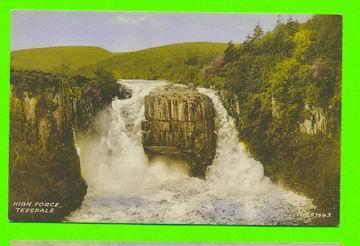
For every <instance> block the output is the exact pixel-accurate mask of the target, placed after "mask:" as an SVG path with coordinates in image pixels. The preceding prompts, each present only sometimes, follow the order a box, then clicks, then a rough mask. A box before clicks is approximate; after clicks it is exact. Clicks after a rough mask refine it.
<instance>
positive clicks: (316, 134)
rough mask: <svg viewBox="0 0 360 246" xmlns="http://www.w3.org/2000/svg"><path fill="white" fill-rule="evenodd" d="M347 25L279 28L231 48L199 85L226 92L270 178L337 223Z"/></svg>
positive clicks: (315, 21)
mask: <svg viewBox="0 0 360 246" xmlns="http://www.w3.org/2000/svg"><path fill="white" fill-rule="evenodd" d="M341 47H342V19H341V16H336V15H315V16H314V17H313V18H312V19H310V20H309V21H308V22H306V23H304V24H300V23H298V22H296V21H294V20H288V21H287V22H286V23H281V22H279V23H278V25H277V26H276V27H275V29H274V30H273V31H271V32H267V33H263V31H262V29H261V27H260V26H257V27H256V28H255V29H254V33H253V34H252V35H249V37H248V38H247V40H245V41H244V42H243V43H241V44H238V45H235V44H233V43H231V42H230V43H229V44H228V48H227V49H226V50H225V52H224V56H223V61H222V62H221V63H218V65H217V66H214V67H213V69H212V70H208V71H210V72H208V73H207V74H206V76H205V80H203V81H198V82H197V83H198V84H203V85H212V86H215V87H217V88H218V89H219V90H220V91H222V95H223V101H224V104H225V106H226V107H227V109H228V111H229V112H230V114H231V115H232V116H233V117H235V119H236V121H237V127H238V129H239V134H240V137H241V139H242V141H244V142H245V143H246V144H247V147H248V149H249V151H250V152H251V154H252V155H253V156H254V157H255V158H256V159H258V160H260V161H261V162H262V163H263V165H264V167H265V171H266V174H267V175H268V176H269V177H271V178H272V179H273V180H274V181H277V182H279V183H282V184H283V185H285V186H286V187H289V188H290V189H292V190H295V191H298V192H301V193H304V194H306V195H308V196H309V197H311V198H314V200H315V203H316V204H317V205H319V206H320V207H321V208H322V209H323V211H327V212H332V213H333V214H332V216H333V217H332V220H333V221H332V223H334V224H336V223H338V218H337V214H338V213H337V212H338V209H339V207H338V206H339V186H340V182H339V179H340V174H339V173H340V171H339V170H340V120H341V119H340V118H341V117H340V116H341V113H340V110H341V60H342V59H341V55H342V53H341Z"/></svg>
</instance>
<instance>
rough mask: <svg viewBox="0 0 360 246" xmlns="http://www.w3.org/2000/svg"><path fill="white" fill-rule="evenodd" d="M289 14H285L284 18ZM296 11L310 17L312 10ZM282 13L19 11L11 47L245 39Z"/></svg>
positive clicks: (118, 46) (131, 46)
mask: <svg viewBox="0 0 360 246" xmlns="http://www.w3.org/2000/svg"><path fill="white" fill-rule="evenodd" d="M289 17H290V15H281V19H283V20H286V19H288V18H289ZM291 17H292V18H293V19H296V20H298V21H300V22H304V21H306V20H307V19H309V18H310V17H311V15H291ZM278 18H279V15H268V14H258V15H254V14H215V13H214V14H209V13H159V12H153V13H151V12H146V13H145V12H79V11H14V12H13V13H12V22H11V50H18V49H27V48H40V47H49V46H68V45H81V46H82V45H86V46H99V47H103V48H105V49H108V50H110V51H116V52H118V51H129V50H138V49H143V48H148V47H153V46H158V45H163V44H169V43H179V42H192V41H210V42H228V41H230V40H233V41H234V42H240V41H243V40H244V38H245V37H246V35H247V34H248V33H252V30H253V29H254V27H255V26H256V24H257V23H259V24H260V25H261V26H262V27H263V29H264V30H265V31H269V30H272V29H273V28H274V26H275V24H276V21H277V19H278Z"/></svg>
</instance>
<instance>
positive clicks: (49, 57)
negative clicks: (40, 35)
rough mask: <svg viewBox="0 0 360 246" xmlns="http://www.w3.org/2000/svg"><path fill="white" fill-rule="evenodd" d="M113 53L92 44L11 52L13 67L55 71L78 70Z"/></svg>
mask: <svg viewBox="0 0 360 246" xmlns="http://www.w3.org/2000/svg"><path fill="white" fill-rule="evenodd" d="M112 55H113V53H111V52H110V51H107V50H105V49H102V48H99V47H92V46H63V47H49V48H37V49H26V50H18V51H12V52H11V67H12V68H13V69H16V70H18V69H22V70H37V71H43V72H53V71H56V70H60V69H67V67H68V68H69V71H72V72H74V71H76V70H77V69H78V68H79V67H82V66H86V65H90V64H95V63H97V62H99V61H101V60H103V59H106V58H109V57H111V56H112Z"/></svg>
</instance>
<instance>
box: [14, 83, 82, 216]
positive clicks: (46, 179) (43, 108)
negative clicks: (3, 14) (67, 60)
mask: <svg viewBox="0 0 360 246" xmlns="http://www.w3.org/2000/svg"><path fill="white" fill-rule="evenodd" d="M15 90H16V89H14V88H12V95H11V110H10V114H11V119H10V122H11V124H10V132H11V134H10V194H9V195H10V197H9V202H10V203H9V218H10V219H11V220H15V221H57V220H60V219H62V218H63V217H65V216H66V215H68V214H69V213H70V212H71V211H72V210H74V209H75V208H77V207H78V206H80V204H81V202H82V199H83V197H84V195H85V194H86V188H87V187H86V184H85V182H84V180H83V179H82V177H81V172H80V161H79V158H78V155H77V152H76V148H75V146H74V137H73V126H72V117H71V102H70V101H69V98H66V96H65V95H64V94H63V93H62V92H60V91H56V90H55V89H50V90H47V91H46V92H44V93H41V94H37V95H35V94H31V93H30V92H28V91H23V92H22V93H19V92H17V93H14V91H15ZM19 202H31V203H32V204H31V205H29V206H26V207H23V206H19V205H18V204H17V203H19ZM36 202H38V203H40V202H48V203H58V204H59V205H58V207H57V208H55V209H54V210H47V212H45V210H43V211H42V212H40V209H41V207H38V206H37V205H35V203H36ZM22 208H25V209H26V208H29V209H33V210H32V211H31V210H28V211H26V210H23V211H22V212H21V209H22ZM35 209H39V211H37V212H35ZM47 209H49V208H47ZM51 211H52V212H51Z"/></svg>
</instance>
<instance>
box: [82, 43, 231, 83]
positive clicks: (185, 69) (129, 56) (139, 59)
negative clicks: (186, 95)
mask: <svg viewBox="0 0 360 246" xmlns="http://www.w3.org/2000/svg"><path fill="white" fill-rule="evenodd" d="M226 47H227V44H225V43H210V42H194V43H177V44H170V45H164V46H158V47H154V48H149V49H144V50H139V51H133V52H126V53H118V54H116V55H114V56H112V57H110V58H108V59H105V60H102V61H100V62H98V63H97V64H92V65H87V66H83V67H81V68H80V69H79V71H78V72H79V73H81V74H85V75H91V74H93V73H94V72H95V71H96V70H97V69H104V70H107V71H111V72H113V74H114V75H115V77H117V78H132V79H133V78H143V79H172V80H178V79H180V77H184V76H188V77H190V78H191V77H192V76H197V74H198V71H199V69H202V68H203V67H204V66H206V65H208V64H209V63H211V61H213V60H214V58H216V57H217V56H219V55H222V54H223V52H224V50H225V48H226Z"/></svg>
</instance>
